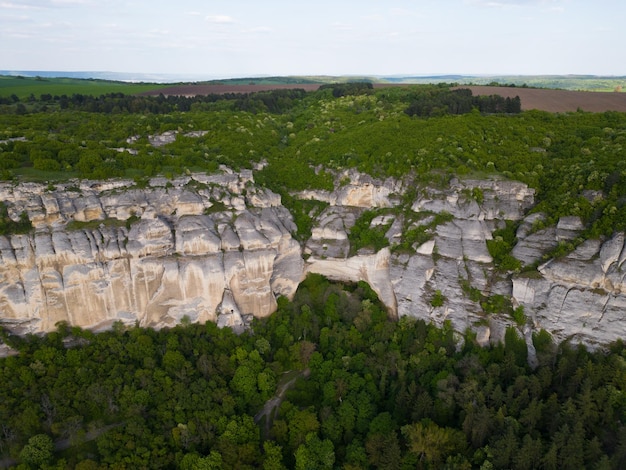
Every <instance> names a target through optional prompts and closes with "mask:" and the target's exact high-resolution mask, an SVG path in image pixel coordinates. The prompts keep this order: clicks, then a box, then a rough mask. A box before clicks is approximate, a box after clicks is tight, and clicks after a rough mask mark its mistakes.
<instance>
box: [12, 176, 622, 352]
mask: <svg viewBox="0 0 626 470" xmlns="http://www.w3.org/2000/svg"><path fill="white" fill-rule="evenodd" d="M338 181H341V185H339V186H338V187H337V189H336V190H335V191H332V192H324V191H307V192H303V193H300V194H298V195H297V197H300V198H303V199H316V200H319V201H322V202H324V203H326V205H327V206H326V209H324V210H323V211H322V212H321V213H320V214H319V215H317V216H316V218H315V221H314V228H313V230H312V235H311V238H310V239H309V240H307V241H306V242H304V243H302V244H300V243H298V242H297V241H295V240H294V239H293V238H292V236H291V234H292V233H293V231H294V230H295V225H294V223H293V219H292V217H291V215H290V214H289V212H288V211H287V210H286V209H285V208H284V207H283V206H282V205H281V200H280V197H279V196H277V195H276V194H274V193H272V192H271V191H268V190H265V189H261V188H259V187H257V186H255V184H254V180H253V175H252V173H251V172H242V173H239V174H234V173H232V172H229V171H224V172H223V173H222V174H219V175H211V176H207V175H191V176H187V177H183V178H177V179H174V180H167V179H164V178H155V179H152V180H151V181H150V182H149V183H148V184H147V185H146V186H145V187H137V186H136V185H135V184H134V183H133V182H131V181H112V182H85V181H83V182H69V183H67V184H64V185H57V186H56V187H55V188H52V187H48V186H44V185H37V184H20V185H13V184H9V183H4V184H2V185H1V186H0V200H2V201H4V203H5V205H6V206H7V207H8V211H9V216H10V217H11V218H12V219H14V220H18V218H19V216H20V214H21V213H23V212H25V213H26V214H27V215H28V218H29V219H30V221H31V222H32V224H33V226H34V231H33V232H32V233H31V234H28V235H11V236H2V237H0V257H1V260H2V262H1V264H0V312H1V320H0V322H1V324H2V325H3V326H5V327H8V328H10V329H11V330H13V331H15V332H18V333H24V332H39V331H50V330H53V329H55V325H56V324H57V323H58V322H60V321H66V322H68V323H69V324H72V325H79V326H81V327H86V328H91V329H102V328H107V327H109V326H110V325H111V324H112V323H113V322H114V321H122V322H124V323H127V324H135V323H138V324H140V325H143V326H151V327H157V328H159V327H163V326H167V325H172V324H175V323H177V322H179V321H181V320H182V319H183V318H184V317H187V318H188V319H189V320H191V321H199V322H204V321H209V320H210V321H216V322H217V323H218V324H219V325H221V326H232V327H234V328H242V327H243V325H244V324H245V320H246V316H247V315H254V316H258V317H263V316H266V315H269V314H271V313H272V312H273V311H274V310H275V308H276V297H277V296H278V295H284V296H287V297H291V296H292V295H293V293H294V292H295V290H296V288H297V286H298V284H299V282H300V281H301V280H302V279H303V278H304V276H305V275H306V273H308V272H315V273H320V274H324V275H326V276H328V277H329V278H331V279H337V280H343V281H361V280H362V281H366V282H368V283H369V284H370V285H371V286H372V288H373V289H374V290H375V291H376V292H377V294H378V295H379V297H380V299H381V300H382V301H383V302H384V303H385V305H386V306H387V307H388V309H389V313H390V316H392V317H402V316H413V317H418V318H423V319H426V320H428V321H432V322H434V323H436V324H438V325H441V324H443V323H444V321H446V320H449V321H450V323H451V324H452V326H453V327H454V329H455V330H457V331H459V332H463V331H465V330H466V329H468V328H469V329H472V330H474V331H476V333H477V339H478V341H480V342H481V343H483V344H487V343H489V342H492V341H500V340H502V338H503V336H504V331H505V329H506V328H507V327H508V326H515V327H516V328H517V329H518V331H519V333H520V335H523V336H524V337H525V338H526V339H527V340H528V343H529V346H531V341H530V339H531V337H532V332H533V331H537V330H539V329H542V328H543V329H546V330H548V331H549V332H551V333H552V334H553V335H554V336H555V337H556V338H557V339H558V340H563V339H568V338H573V339H574V340H575V341H577V342H582V343H584V344H587V345H589V346H592V347H593V346H596V345H598V344H603V343H607V342H609V341H612V340H615V339H617V338H620V337H623V336H624V335H625V334H626V309H625V308H624V307H626V289H625V286H626V284H625V282H624V276H623V274H622V265H623V263H624V261H626V249H625V247H624V235H623V234H617V235H616V236H615V237H613V238H612V239H611V240H590V241H587V242H585V243H583V244H582V245H580V246H579V247H578V248H577V249H576V250H574V251H573V252H572V253H570V254H569V255H568V256H566V257H564V258H562V259H558V260H549V261H547V262H545V260H543V256H544V254H545V253H546V252H547V251H549V250H550V249H552V248H554V247H555V246H556V245H557V244H558V243H559V242H560V241H563V240H571V239H573V238H575V237H576V236H577V234H578V233H579V232H580V230H581V229H582V225H581V223H580V221H579V220H578V219H576V218H564V219H562V220H561V221H560V222H559V224H558V225H557V226H555V227H548V228H544V229H542V230H535V229H534V227H536V221H537V220H538V219H540V218H541V217H542V216H541V214H531V215H528V212H529V210H530V209H531V208H532V207H533V205H534V191H533V190H532V189H530V188H528V187H527V186H526V185H524V184H522V183H518V182H512V181H501V180H464V181H460V180H453V181H452V182H451V183H450V184H449V185H448V186H446V187H440V188H435V187H428V186H417V187H416V186H415V185H407V184H406V182H405V183H403V182H399V181H395V180H386V181H378V180H375V179H373V178H370V177H368V176H365V175H361V174H358V173H356V172H347V173H345V174H343V175H339V177H338ZM407 201H408V202H407ZM372 209H376V210H377V213H376V217H374V218H373V219H372V222H371V225H372V229H377V228H378V229H382V230H384V231H385V237H386V238H387V239H388V240H389V244H390V246H389V247H387V248H384V249H382V250H380V251H378V252H373V251H371V250H368V249H367V248H365V249H362V250H359V251H357V252H356V253H355V250H354V249H353V248H354V247H351V246H350V239H349V234H350V230H351V228H352V227H353V226H354V224H355V223H356V221H357V219H358V218H359V216H361V215H362V214H363V212H364V211H368V210H372ZM507 220H508V221H517V222H518V229H517V239H518V242H517V244H516V245H515V247H514V249H513V251H512V255H513V256H514V257H516V258H517V259H518V260H520V264H521V265H522V266H535V265H536V264H538V263H541V262H543V264H539V268H538V269H534V268H529V269H527V270H521V272H518V273H506V272H502V271H501V270H498V269H497V268H496V266H495V265H494V263H493V260H492V258H491V256H490V253H489V250H488V249H487V241H488V240H491V239H492V238H493V233H494V231H495V230H497V229H498V228H502V227H503V225H504V223H505V221H507ZM418 232H419V233H420V234H421V235H420V237H417V238H415V241H412V242H411V243H408V244H407V242H406V240H407V239H408V234H410V233H418ZM305 260H306V261H305ZM494 305H495V306H496V307H498V308H499V309H500V310H498V308H495V307H493V306H494ZM520 307H523V313H522V312H521V310H520ZM514 309H517V310H515V312H516V313H517V315H516V316H513V315H512V312H513V311H514ZM529 349H531V350H532V346H531V347H530V348H529Z"/></svg>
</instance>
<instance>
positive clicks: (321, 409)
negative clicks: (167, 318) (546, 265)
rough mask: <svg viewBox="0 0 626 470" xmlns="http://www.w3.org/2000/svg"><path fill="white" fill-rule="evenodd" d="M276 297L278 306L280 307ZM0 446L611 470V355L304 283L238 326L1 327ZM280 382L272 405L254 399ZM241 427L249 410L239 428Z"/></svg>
mask: <svg viewBox="0 0 626 470" xmlns="http://www.w3.org/2000/svg"><path fill="white" fill-rule="evenodd" d="M283 300H284V299H283ZM3 337H4V339H5V341H7V342H9V343H10V344H11V345H13V346H14V347H15V348H17V349H18V350H19V355H17V356H13V357H8V358H5V359H2V360H0V374H1V376H2V381H3V387H2V388H1V389H0V394H1V399H0V403H1V405H0V422H1V423H2V425H1V426H2V427H1V429H0V452H2V454H3V455H4V457H5V458H13V459H15V462H22V463H24V464H26V465H30V466H32V467H33V468H39V465H45V466H47V468H66V466H70V467H71V468H74V467H76V468H143V467H145V468H172V467H177V468H199V467H200V466H207V467H210V468H225V469H227V468H261V467H262V468H353V469H356V468H364V469H365V468H408V467H411V468H416V467H417V468H468V469H469V468H487V467H489V468H513V469H533V468H540V467H541V468H554V469H557V468H558V469H563V468H572V469H573V468H583V467H584V468H620V467H623V466H624V464H626V427H625V425H624V423H625V422H626V421H625V420H626V398H625V397H626V390H625V386H626V366H625V361H626V348H624V345H623V344H622V343H619V344H614V345H612V346H611V347H610V349H608V350H607V351H605V352H596V353H590V352H588V351H586V350H585V349H583V348H581V347H578V348H573V347H570V346H568V345H567V344H563V345H561V346H560V347H558V348H557V347H556V346H555V345H554V344H553V343H552V342H551V340H550V336H549V335H547V333H545V332H542V333H540V334H538V335H537V336H536V337H535V338H534V343H535V347H536V349H537V353H538V356H539V362H540V364H539V366H538V368H537V369H535V370H531V369H530V368H529V367H528V366H527V364H526V345H525V343H524V340H523V339H521V338H520V336H519V332H517V331H516V330H514V329H510V330H509V331H508V332H507V335H506V342H505V344H502V345H498V346H493V347H490V348H481V347H479V346H477V344H476V343H475V341H474V339H473V337H472V335H471V334H469V333H468V334H467V335H466V336H465V338H463V339H461V338H458V337H456V336H455V334H454V333H453V332H452V330H451V329H450V328H448V327H447V326H446V327H444V328H443V329H437V328H435V327H434V326H431V325H428V324H426V323H425V322H423V321H421V320H412V319H410V318H406V317H405V318H402V319H401V320H400V321H399V322H391V321H389V320H388V319H387V315H386V313H385V311H384V310H383V307H382V305H381V304H380V303H379V302H378V300H377V298H376V296H375V294H373V292H372V291H371V290H370V289H369V288H368V286H367V285H366V284H359V285H340V284H334V283H330V282H328V281H327V280H325V279H324V278H322V277H321V276H310V277H309V278H307V280H306V281H305V282H304V283H303V284H302V285H301V287H300V288H299V290H298V293H297V295H296V298H295V299H294V301H293V302H292V303H287V302H284V301H282V300H281V302H280V305H279V310H278V312H277V313H276V314H275V315H273V316H272V317H270V318H268V319H265V320H262V321H256V322H255V324H254V325H253V331H252V332H248V333H245V334H243V335H241V336H235V335H234V334H233V333H232V332H231V331H230V330H229V329H222V330H220V329H218V328H217V327H216V326H215V325H214V324H213V323H208V324H206V325H194V324H183V325H180V326H177V327H175V328H171V329H164V330H161V331H154V330H146V329H142V328H137V327H133V328H125V327H123V326H121V325H119V324H118V325H116V326H115V327H114V328H113V329H112V330H111V331H108V332H104V333H99V334H93V333H90V332H88V331H83V330H80V329H78V328H70V327H69V326H67V325H66V324H60V325H59V327H58V330H57V332H55V333H51V334H48V335H47V336H45V337H41V338H39V337H34V336H29V337H25V338H17V337H12V336H8V335H7V334H6V333H4V334H3ZM288 382H290V383H291V386H290V387H289V386H287V392H286V394H285V395H284V396H283V400H282V403H279V405H278V408H276V409H273V410H272V411H271V412H269V413H267V414H265V415H262V414H260V413H259V412H260V411H261V410H262V409H263V406H264V404H265V403H266V402H267V401H268V400H269V399H270V398H271V397H273V396H274V394H275V393H277V390H278V389H279V388H281V387H282V386H283V385H284V384H287V383H288ZM255 416H257V419H256V422H255V418H254V417H255Z"/></svg>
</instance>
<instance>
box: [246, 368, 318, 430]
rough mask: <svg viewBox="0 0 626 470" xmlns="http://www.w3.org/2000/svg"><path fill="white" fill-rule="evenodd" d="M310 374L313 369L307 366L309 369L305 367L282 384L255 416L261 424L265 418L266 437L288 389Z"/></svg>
mask: <svg viewBox="0 0 626 470" xmlns="http://www.w3.org/2000/svg"><path fill="white" fill-rule="evenodd" d="M285 373H286V374H288V373H289V372H285ZM309 375H311V370H310V369H308V368H307V369H304V370H303V371H302V372H300V373H299V374H297V375H296V376H295V377H293V378H292V379H291V380H289V381H288V382H285V383H284V384H282V385H281V386H280V387H279V388H278V390H277V391H276V395H274V396H273V397H272V398H270V399H269V400H267V401H266V402H265V405H263V408H262V409H261V411H259V412H258V413H257V414H256V415H255V416H254V422H255V423H257V424H259V423H260V422H261V420H262V419H263V418H265V426H264V428H263V434H264V436H265V437H267V436H268V435H269V432H270V428H271V427H272V422H273V421H274V418H275V417H276V414H275V412H276V411H277V410H278V408H279V407H280V404H281V403H282V402H283V400H284V398H285V393H287V390H289V389H290V388H291V387H292V386H293V384H295V383H296V380H298V379H299V378H300V377H304V378H305V379H306V378H308V377H309Z"/></svg>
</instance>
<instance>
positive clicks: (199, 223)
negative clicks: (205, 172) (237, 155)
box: [0, 174, 303, 332]
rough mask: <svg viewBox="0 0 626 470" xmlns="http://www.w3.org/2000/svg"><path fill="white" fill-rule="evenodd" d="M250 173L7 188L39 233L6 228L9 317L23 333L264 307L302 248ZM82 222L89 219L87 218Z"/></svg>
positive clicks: (231, 315) (224, 317)
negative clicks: (141, 184) (61, 325)
mask: <svg viewBox="0 0 626 470" xmlns="http://www.w3.org/2000/svg"><path fill="white" fill-rule="evenodd" d="M251 183H252V180H251V174H241V175H233V174H226V175H216V176H210V177H207V176H200V175H195V176H193V177H187V178H181V179H177V180H174V181H167V180H159V179H154V180H152V181H151V182H150V185H149V187H148V188H144V189H139V188H133V187H132V183H131V182H128V181H117V182H111V183H94V182H90V183H83V184H81V185H79V186H73V185H71V184H68V185H64V186H58V187H57V188H56V189H55V190H52V191H49V190H47V189H46V187H44V186H40V185H34V184H26V185H19V186H12V185H8V184H5V185H3V186H2V187H1V188H0V197H1V198H2V199H3V200H5V201H6V202H7V204H8V206H9V213H10V215H12V216H13V217H16V215H17V214H19V213H21V212H22V211H23V210H25V211H26V212H27V213H28V215H29V218H30V219H31V221H32V223H33V225H34V227H35V232H34V234H32V235H14V236H10V237H0V257H1V260H2V263H1V264H0V311H1V312H2V314H1V315H2V323H3V324H4V325H5V326H8V327H10V328H11V329H13V330H14V331H17V332H39V331H50V330H53V329H55V324H56V323H57V322H60V321H66V322H68V323H69V324H71V325H79V326H81V327H86V328H93V329H99V328H106V327H108V326H110V325H111V324H112V323H113V322H114V321H118V320H120V321H122V322H124V323H129V324H134V323H139V324H140V325H143V326H151V327H163V326H166V325H172V324H175V323H177V322H179V321H180V320H181V319H182V318H183V317H184V316H187V317H188V318H189V319H190V320H191V321H200V322H204V321H207V320H211V321H218V322H219V323H221V324H224V325H229V326H240V325H241V323H242V318H241V316H242V315H246V314H253V315H256V316H266V315H269V314H271V313H272V312H273V311H274V310H275V307H276V295H278V294H281V295H286V296H291V295H292V294H293V293H294V292H295V289H296V288H297V286H298V284H299V282H300V281H301V277H302V272H303V260H302V256H301V250H300V246H299V244H298V243H297V242H295V241H294V240H293V239H292V238H291V235H290V233H291V231H293V229H294V227H293V222H292V218H291V216H290V214H289V213H288V212H287V211H286V209H284V208H283V207H282V206H280V197H278V196H277V195H275V194H273V193H271V192H269V191H263V190H258V189H255V188H254V187H253V186H252V185H251ZM81 222H82V223H81Z"/></svg>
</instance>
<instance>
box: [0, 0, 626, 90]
mask: <svg viewBox="0 0 626 470" xmlns="http://www.w3.org/2000/svg"><path fill="white" fill-rule="evenodd" d="M625 18H626V1H625V0H413V1H409V0H358V1H356V0H332V1H331V0H319V1H316V2H312V1H307V2H304V1H299V0H265V1H263V0H176V1H174V0H0V70H21V71H28V70H39V71H44V70H54V71H108V72H127V73H155V74H177V75H188V76H190V77H191V76H206V77H250V76H263V75H282V76H284V75H384V76H389V75H435V74H466V75H544V74H546V75H552V74H591V75H626V60H624V59H626V54H625V53H624V39H626V32H625V31H626V28H624V26H623V22H624V19H625Z"/></svg>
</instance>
